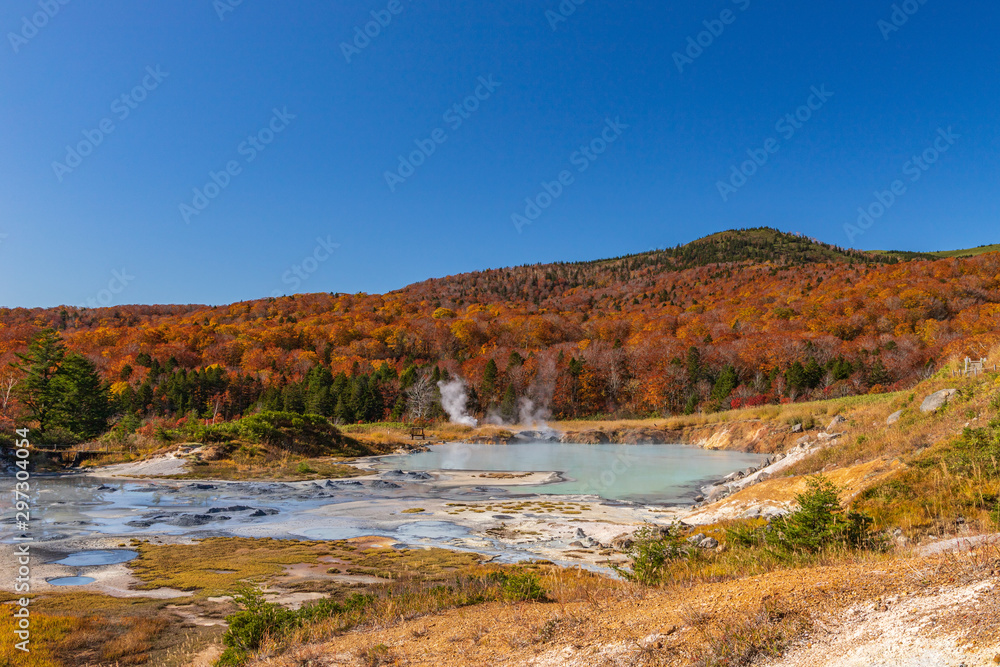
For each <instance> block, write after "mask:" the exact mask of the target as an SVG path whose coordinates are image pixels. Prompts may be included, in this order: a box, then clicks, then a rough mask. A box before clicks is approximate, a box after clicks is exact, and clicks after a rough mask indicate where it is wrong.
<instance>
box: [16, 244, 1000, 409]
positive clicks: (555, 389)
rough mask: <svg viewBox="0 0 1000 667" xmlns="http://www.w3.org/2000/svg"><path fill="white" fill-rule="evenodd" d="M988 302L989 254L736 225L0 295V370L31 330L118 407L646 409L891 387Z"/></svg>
mask: <svg viewBox="0 0 1000 667" xmlns="http://www.w3.org/2000/svg"><path fill="white" fill-rule="evenodd" d="M998 303H1000V255H998V254H995V253H992V254H983V255H978V256H976V257H972V258H963V259H954V258H950V259H939V260H934V261H930V260H920V261H906V262H900V261H898V259H897V258H896V257H894V256H882V257H877V256H874V255H870V254H865V253H859V252H856V251H847V250H842V249H839V248H836V247H834V246H830V245H825V244H820V243H817V242H814V241H810V240H808V239H805V238H802V237H799V236H794V235H788V234H781V233H779V232H775V231H774V230H766V229H763V230H740V231H735V232H725V233H722V234H716V235H713V236H711V237H707V238H705V239H701V240H699V241H696V242H693V243H691V244H688V245H687V246H683V247H680V248H675V249H671V250H663V251H657V252H652V253H644V254H641V255H635V256H631V257H622V258H617V259H610V260H604V261H599V262H586V263H576V264H549V265H538V266H528V267H518V268H510V269H497V270H491V271H482V272H478V273H473V274H466V275H462V276H454V277H451V278H444V279H439V280H431V281H426V282H423V283H419V284H416V285H412V286H410V287H407V288H405V289H402V290H399V291H396V292H392V293H389V294H385V295H368V294H354V295H348V294H310V295H300V296H293V297H285V298H278V299H273V298H269V299H261V300H257V301H248V302H242V303H237V304H232V305H229V306H218V307H207V306H122V307H116V308H102V309H96V310H89V309H77V308H72V307H64V308H52V309H32V310H29V309H23V308H19V309H12V310H3V311H0V364H2V366H0V368H3V369H4V372H5V373H6V374H7V377H9V378H12V379H17V374H16V373H15V374H11V372H10V370H9V369H8V367H7V362H11V361H16V358H15V353H17V352H20V351H23V350H24V349H25V347H26V344H27V342H28V341H29V339H30V338H31V337H32V336H33V335H34V334H35V333H36V332H38V331H39V330H41V329H42V328H44V327H51V328H54V329H56V330H57V331H58V332H59V333H60V335H61V336H62V337H63V339H64V340H65V342H66V344H67V346H68V348H69V349H70V350H71V351H77V352H80V353H82V354H83V355H85V356H86V357H87V358H88V359H89V360H90V361H92V362H93V363H94V364H95V366H96V368H97V370H98V372H99V373H100V374H101V376H102V377H103V378H104V379H105V380H106V381H107V382H108V383H109V385H110V391H111V393H112V395H113V398H114V413H115V414H117V415H119V416H122V415H128V414H132V415H135V416H137V417H139V418H146V417H152V416H163V417H170V418H177V417H181V416H184V415H189V414H197V415H198V416H202V417H212V416H216V415H219V416H221V417H223V418H231V417H234V416H237V415H239V414H243V413H244V412H246V411H247V410H251V409H254V408H255V407H264V408H267V409H271V410H287V411H292V412H315V413H319V414H323V415H327V416H330V417H334V418H336V419H338V420H340V421H341V422H355V421H359V420H360V421H372V420H380V419H387V418H392V419H395V420H399V419H401V418H403V417H405V416H407V415H409V416H411V417H412V416H418V413H419V414H423V415H424V416H431V417H434V416H440V415H442V414H443V413H442V412H441V407H440V404H439V403H437V402H435V400H434V397H433V396H432V397H431V402H430V405H429V407H427V406H424V407H426V408H427V410H425V409H423V408H421V409H420V410H417V409H415V408H416V407H417V406H415V401H414V394H413V390H412V388H413V386H414V384H415V383H417V380H418V379H419V378H420V377H421V376H422V375H427V376H428V379H429V380H431V382H437V381H438V380H440V379H445V378H448V377H453V376H458V377H461V378H462V379H464V380H465V382H466V383H467V385H468V386H469V388H470V391H469V394H470V396H469V403H468V406H467V407H468V409H469V410H470V411H472V412H473V413H476V414H478V415H479V416H480V417H483V416H486V415H487V414H493V415H494V416H496V417H497V418H498V419H501V418H502V419H504V420H507V421H511V420H516V419H517V418H518V412H519V411H520V409H521V408H522V407H523V406H521V405H519V403H520V399H522V398H530V399H532V401H533V404H534V406H535V407H536V408H538V407H539V406H540V407H541V408H542V410H541V412H542V413H548V412H551V413H553V414H554V415H555V416H561V417H581V416H589V415H596V414H610V415H617V416H623V415H662V414H665V413H680V412H693V411H699V410H717V409H720V408H726V407H738V406H752V405H760V404H763V403H778V402H783V401H785V402H787V401H799V400H804V399H821V398H828V397H833V396H843V395H849V394H858V393H867V392H870V391H875V392H878V391H884V390H886V389H894V388H902V387H907V386H910V385H912V384H913V383H914V382H916V381H917V380H919V379H920V378H921V377H925V376H927V375H928V374H929V373H931V372H932V371H933V370H934V368H936V367H937V365H938V364H939V362H940V360H941V359H942V358H943V357H944V356H946V355H952V354H955V355H959V356H965V355H968V356H971V357H973V358H978V357H979V356H983V355H984V353H985V350H987V349H988V348H989V347H990V346H991V345H992V344H993V343H994V342H996V341H997V340H998V338H1000V305H998ZM2 379H3V378H2V377H0V380H2ZM431 388H432V390H433V384H431ZM421 404H422V403H421ZM6 406H7V407H6V414H11V413H12V412H13V411H14V410H15V409H16V407H17V406H16V401H14V400H8V401H7V403H6Z"/></svg>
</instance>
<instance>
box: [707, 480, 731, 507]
mask: <svg viewBox="0 0 1000 667" xmlns="http://www.w3.org/2000/svg"><path fill="white" fill-rule="evenodd" d="M728 495H729V487H726V486H723V485H721V484H719V485H716V486H713V487H712V488H711V489H709V490H708V496H707V497H708V502H710V503H714V502H715V501H716V500H722V499H723V498H725V497H726V496H728Z"/></svg>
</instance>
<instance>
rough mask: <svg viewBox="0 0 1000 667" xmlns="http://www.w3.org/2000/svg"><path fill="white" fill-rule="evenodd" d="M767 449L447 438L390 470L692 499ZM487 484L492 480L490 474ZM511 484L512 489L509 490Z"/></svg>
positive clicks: (564, 490)
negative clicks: (552, 479)
mask: <svg viewBox="0 0 1000 667" xmlns="http://www.w3.org/2000/svg"><path fill="white" fill-rule="evenodd" d="M765 458H767V457H766V456H765V455H763V454H747V453H745V452H728V451H712V450H708V449H702V448H700V447H693V446H689V445H579V444H564V443H552V442H536V443H526V444H514V445H475V444H469V443H449V444H445V445H432V446H431V447H430V451H426V452H416V453H412V454H403V455H398V456H389V457H385V458H383V459H381V461H380V463H379V468H382V469H386V470H393V469H399V470H406V471H416V470H481V471H494V472H529V471H530V472H541V471H552V472H559V473H561V475H562V477H563V478H564V479H565V481H562V482H557V483H554V484H544V485H539V486H518V487H516V489H517V491H518V492H521V491H524V492H531V493H545V494H567V495H571V494H594V495H599V496H601V497H603V498H608V499H613V500H630V501H635V502H649V503H665V504H669V503H682V502H690V501H691V499H692V498H693V497H694V496H695V495H696V494H697V493H698V490H699V488H700V487H701V486H702V485H704V484H707V483H710V482H714V481H718V480H719V479H721V478H722V477H724V476H726V475H728V474H729V473H731V472H733V471H735V470H741V469H745V468H748V467H750V466H759V465H760V464H761V463H762V462H763V461H764V459H765ZM483 482H484V484H488V483H489V480H488V479H484V480H483ZM511 490H512V491H513V490H514V489H511Z"/></svg>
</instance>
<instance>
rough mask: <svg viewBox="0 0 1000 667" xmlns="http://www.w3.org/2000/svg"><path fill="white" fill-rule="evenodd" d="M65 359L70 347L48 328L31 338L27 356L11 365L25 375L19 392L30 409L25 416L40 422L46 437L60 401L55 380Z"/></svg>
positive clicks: (19, 357)
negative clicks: (67, 347)
mask: <svg viewBox="0 0 1000 667" xmlns="http://www.w3.org/2000/svg"><path fill="white" fill-rule="evenodd" d="M65 357H66V346H65V345H63V342H62V339H61V338H60V336H59V334H58V333H56V332H55V330H53V329H44V330H42V331H39V332H38V333H37V334H35V335H34V336H33V337H32V338H31V341H30V342H29V343H28V350H27V351H26V352H25V353H24V354H18V355H17V358H18V359H19V360H20V362H21V363H19V364H11V366H12V367H13V368H15V369H16V370H18V371H20V372H21V373H23V374H24V378H23V379H22V380H21V381H20V382H18V384H17V388H16V390H15V391H16V394H17V397H18V400H20V401H21V404H22V405H23V406H24V407H25V409H26V414H25V416H26V417H27V418H28V419H29V420H32V421H37V422H38V431H39V433H40V434H42V435H43V436H44V433H45V431H46V429H48V428H49V427H50V426H51V420H52V417H53V411H54V410H55V408H56V406H57V405H58V402H59V386H58V381H57V380H56V379H55V378H56V374H57V373H58V372H59V366H60V365H61V364H62V362H63V359H65Z"/></svg>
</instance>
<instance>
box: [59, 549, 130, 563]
mask: <svg viewBox="0 0 1000 667" xmlns="http://www.w3.org/2000/svg"><path fill="white" fill-rule="evenodd" d="M138 555H139V553H138V552H136V551H130V550H128V549H93V550H91V551H77V552H76V553H72V554H70V555H68V556H66V557H65V558H63V559H61V560H57V561H53V562H55V563H56V564H57V565H69V566H71V567H87V566H90V565H115V564H117V563H127V562H128V561H130V560H132V559H134V558H136V557H138Z"/></svg>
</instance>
